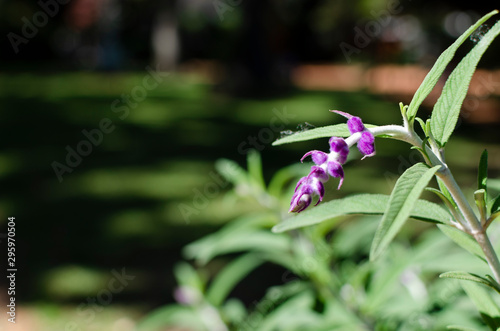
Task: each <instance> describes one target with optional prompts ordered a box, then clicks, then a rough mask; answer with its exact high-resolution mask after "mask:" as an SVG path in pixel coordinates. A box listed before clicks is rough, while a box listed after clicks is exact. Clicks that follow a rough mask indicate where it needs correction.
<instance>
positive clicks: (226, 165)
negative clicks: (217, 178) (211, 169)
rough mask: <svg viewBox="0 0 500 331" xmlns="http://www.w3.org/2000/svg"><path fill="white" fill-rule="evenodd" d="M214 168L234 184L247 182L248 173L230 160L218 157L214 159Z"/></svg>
mask: <svg viewBox="0 0 500 331" xmlns="http://www.w3.org/2000/svg"><path fill="white" fill-rule="evenodd" d="M215 169H217V171H218V172H219V173H220V174H221V175H222V176H223V177H224V178H225V179H226V180H228V181H229V182H231V183H233V184H234V185H241V184H244V183H248V174H247V172H246V171H245V169H243V168H242V167H240V166H239V165H238V163H236V162H234V161H232V160H228V159H219V160H217V161H215Z"/></svg>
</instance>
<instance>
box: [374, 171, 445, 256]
mask: <svg viewBox="0 0 500 331" xmlns="http://www.w3.org/2000/svg"><path fill="white" fill-rule="evenodd" d="M440 167H441V166H435V167H433V168H430V169H429V167H427V166H426V165H425V164H423V163H417V164H415V165H414V166H412V167H411V168H409V169H407V170H406V171H405V172H404V173H403V174H402V175H401V177H399V179H398V181H397V182H396V185H395V187H394V190H393V191H392V193H391V196H390V198H389V202H388V205H387V208H386V210H385V212H384V216H383V217H382V220H381V221H380V224H379V226H378V228H377V231H376V232H375V237H374V239H373V242H372V246H371V250H370V259H371V260H374V259H376V258H377V257H378V256H380V255H381V254H382V252H383V251H384V250H385V249H386V248H387V247H388V246H389V244H390V243H391V241H392V240H393V239H394V237H395V236H396V234H397V233H398V232H399V230H400V229H401V227H402V226H403V224H404V223H405V222H406V220H407V219H408V217H410V215H411V211H412V209H413V208H414V205H415V203H416V202H417V200H418V197H419V196H420V194H422V191H423V190H424V189H425V187H426V186H427V184H428V183H429V181H430V180H431V178H432V177H433V176H434V174H435V173H436V171H437V170H438V169H439V168H440Z"/></svg>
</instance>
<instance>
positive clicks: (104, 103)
mask: <svg viewBox="0 0 500 331" xmlns="http://www.w3.org/2000/svg"><path fill="white" fill-rule="evenodd" d="M145 75H147V73H146V72H143V73H115V74H104V73H101V74H99V73H85V72H82V73H71V74H70V73H66V74H53V75H44V74H19V75H12V74H1V75H0V113H1V116H2V121H1V123H0V128H1V130H0V134H1V135H2V136H1V138H2V139H1V140H0V141H1V143H0V146H1V149H0V161H1V162H0V170H1V171H0V182H1V185H2V187H3V188H4V190H2V199H1V202H0V215H2V217H0V222H3V225H5V223H4V222H5V220H6V217H7V216H11V215H15V216H16V217H17V219H19V220H22V222H18V223H17V229H16V230H17V231H18V233H19V246H18V247H19V251H18V257H19V265H20V269H21V267H22V270H23V273H20V274H19V275H18V276H19V279H18V282H19V284H20V286H19V293H18V296H17V299H19V301H20V302H25V303H27V302H32V303H41V304H43V303H46V302H54V303H58V304H67V305H72V304H75V305H76V306H78V305H79V304H80V303H82V302H85V298H86V296H88V295H91V296H92V295H93V296H95V295H96V294H97V293H98V292H96V291H97V290H98V289H100V288H102V282H103V281H104V282H106V281H107V280H109V279H110V277H111V275H110V271H111V270H112V269H114V268H116V269H119V268H122V267H126V268H127V271H128V272H129V273H131V274H132V275H135V276H137V277H136V279H135V280H134V281H133V282H131V284H130V286H128V287H127V288H125V290H124V291H123V292H121V293H119V294H117V295H116V296H115V298H114V301H113V303H112V305H111V306H113V307H114V306H115V305H118V304H120V303H131V302H133V303H134V304H139V305H142V304H144V306H141V307H142V308H141V310H142V311H145V310H148V309H150V308H151V307H156V306H158V305H160V304H164V303H165V302H171V301H172V300H173V297H172V296H171V289H172V288H173V287H174V284H175V279H174V275H173V274H172V266H173V265H174V264H175V263H176V262H177V261H178V260H179V259H180V250H181V248H182V247H183V246H184V245H185V244H186V243H187V242H191V241H193V240H196V239H198V238H200V237H202V236H204V235H207V234H209V233H213V232H214V231H216V230H217V229H219V228H220V227H221V225H223V224H225V223H227V222H228V221H230V220H232V219H235V218H238V217H239V216H241V215H244V214H246V213H248V212H252V211H254V210H255V209H256V208H260V207H258V206H259V204H258V202H257V203H256V202H255V201H254V202H251V200H250V201H248V200H245V201H243V200H241V199H240V198H237V199H228V198H227V197H226V196H225V195H224V194H223V193H224V192H226V191H227V190H228V189H229V188H230V186H229V185H223V186H220V190H219V192H218V193H217V194H213V196H211V198H210V199H209V203H207V204H206V206H205V208H201V209H200V210H199V213H196V214H193V215H192V216H191V217H190V218H189V223H188V222H186V220H185V219H184V218H183V216H182V213H181V212H180V210H179V205H180V204H186V205H188V206H193V199H194V198H195V197H196V192H198V191H201V192H203V191H204V190H205V187H206V185H207V184H209V183H213V182H214V179H213V177H212V176H211V174H212V173H215V169H214V166H213V164H214V162H215V161H216V160H217V159H219V158H220V157H226V158H229V159H234V160H236V161H237V162H238V163H243V162H244V160H245V156H244V155H242V154H241V153H240V152H238V146H239V145H240V144H241V143H242V142H248V141H249V140H248V139H249V137H258V135H259V132H260V131H261V130H262V129H264V128H270V120H271V118H273V116H275V113H273V109H276V110H278V111H283V110H284V109H286V110H287V112H288V113H290V114H293V115H295V117H294V118H292V119H290V122H289V123H286V124H285V123H280V122H276V123H275V124H276V125H278V126H280V125H283V130H298V129H297V126H298V125H299V124H302V123H304V122H305V121H308V122H309V123H311V124H313V125H316V126H321V125H328V124H335V123H336V122H337V121H339V120H340V119H339V118H338V117H335V116H332V114H331V113H330V112H328V109H342V110H349V111H353V110H355V111H356V113H357V114H359V115H360V116H363V118H366V121H367V122H369V123H374V124H385V123H390V122H395V121H398V119H399V116H400V115H399V109H398V107H397V104H396V103H395V102H393V101H391V100H384V99H383V98H381V97H379V96H374V95H371V94H369V93H366V92H331V91H301V90H295V89H294V90H291V91H289V92H288V93H284V94H280V95H275V96H273V97H268V98H255V97H232V96H228V95H225V94H223V93H219V92H217V91H214V90H213V86H211V85H206V84H201V83H199V81H197V80H196V79H195V78H194V77H191V76H189V77H187V76H182V75H175V76H174V75H171V76H168V77H165V78H164V80H163V82H162V83H161V84H160V85H159V86H158V87H157V88H156V89H153V90H149V91H148V95H147V98H145V99H144V100H143V101H141V102H140V103H138V105H137V106H136V108H134V109H131V111H130V113H129V115H128V117H126V118H125V119H123V120H122V119H120V117H119V115H120V114H117V113H113V112H112V111H111V105H112V103H113V102H115V101H116V100H120V98H122V94H130V93H131V91H132V89H134V87H136V86H140V85H141V84H142V81H143V78H144V76H145ZM103 118H109V119H111V120H112V122H113V124H114V125H115V129H114V131H113V132H111V133H109V134H106V135H104V137H103V141H102V143H101V144H100V145H99V146H94V147H93V150H92V153H91V154H90V155H88V156H86V157H83V158H82V162H81V164H80V165H79V166H78V167H76V168H74V170H73V172H72V173H66V174H65V175H64V180H63V182H62V183H59V182H58V180H57V177H56V175H55V173H54V170H53V169H52V167H51V164H52V162H54V161H58V162H62V163H64V162H65V158H66V155H67V150H66V146H70V147H72V148H75V147H76V146H77V144H78V143H79V142H80V141H82V140H84V139H86V138H85V136H84V135H83V134H82V130H84V129H85V130H92V129H95V128H98V127H99V122H100V121H101V120H102V119H103ZM280 130H281V129H280ZM469 131H473V132H475V133H474V138H475V141H471V140H470V139H464V138H460V137H456V138H455V139H454V141H452V142H450V143H449V146H448V150H449V156H448V158H449V160H450V164H452V165H453V167H454V169H455V173H456V174H457V178H459V180H460V182H462V183H464V184H465V185H473V184H472V183H474V182H475V176H474V175H473V174H474V172H475V168H476V166H477V164H476V159H477V158H478V157H479V155H478V154H477V151H478V148H477V146H478V143H480V144H481V146H484V147H486V148H488V150H489V151H490V171H491V173H492V174H493V176H494V175H495V174H498V173H499V169H500V159H498V155H500V148H499V147H498V146H497V145H496V143H497V142H498V140H497V138H498V136H497V134H496V127H495V124H494V123H492V124H491V125H486V126H481V127H480V129H478V128H477V127H474V126H471V125H470V124H467V123H464V124H463V125H462V126H461V127H460V129H459V133H461V134H468V133H469ZM273 135H274V136H273V137H271V138H272V140H274V139H277V138H279V136H280V132H279V130H277V131H273ZM266 139H267V138H266ZM270 143H271V141H269V142H267V140H266V143H264V142H262V143H259V146H261V147H262V148H261V151H260V152H261V154H262V157H263V159H264V160H265V161H264V163H265V166H264V169H263V176H264V180H265V182H266V183H269V180H270V178H271V175H272V174H274V173H275V172H276V171H277V170H278V169H280V168H282V167H284V166H288V165H290V163H293V162H294V161H293V160H298V158H299V157H300V156H301V155H302V154H303V151H304V150H310V149H323V148H324V147H325V146H327V143H326V142H325V141H322V140H318V141H310V142H303V143H298V144H294V145H287V146H284V147H280V153H276V150H277V149H276V147H271V146H270ZM248 147H251V146H250V145H249V146H248ZM377 154H378V157H377V158H374V159H370V160H365V161H363V162H360V161H353V166H349V167H346V169H345V171H346V178H352V180H346V181H345V183H344V187H343V191H342V194H346V195H347V194H350V193H352V192H359V191H360V190H361V189H362V190H364V191H366V192H369V193H389V192H390V189H391V188H392V186H393V184H394V177H395V176H396V175H398V174H399V173H400V172H401V171H402V170H404V169H405V168H406V167H407V166H408V165H409V164H411V163H414V162H415V161H416V160H414V158H412V157H410V158H406V157H403V156H402V155H406V146H405V145H403V144H399V143H398V142H386V143H384V144H381V145H380V146H377ZM394 160H397V161H396V162H395V161H394ZM305 172H306V171H304V173H305ZM284 180H285V179H281V181H284ZM368 180H370V183H371V185H370V186H369V187H367V185H366V182H367V181H368ZM278 182H279V181H278ZM273 190H274V189H273ZM338 194H339V193H337V192H334V190H328V193H327V196H326V197H325V199H326V200H330V199H332V198H335V197H338ZM283 203H285V202H284V201H283ZM61 247H63V248H64V249H61ZM221 263H224V261H222V262H221ZM213 265H214V264H213ZM214 268H220V265H219V266H217V265H214ZM263 268H264V269H261V270H262V271H260V273H259V270H257V271H256V272H257V274H255V275H256V278H254V281H253V282H252V283H253V284H254V286H247V287H246V289H242V288H239V289H238V297H240V298H241V299H242V300H243V301H244V302H245V304H247V305H248V304H251V303H252V302H253V300H255V299H256V298H258V297H260V296H261V295H264V293H262V291H263V289H264V288H266V286H267V285H266V284H268V285H269V286H271V285H272V284H279V283H280V279H281V274H282V273H283V269H281V268H278V269H276V267H273V266H272V265H270V264H267V263H266V264H264V266H263ZM61 278H64V279H65V284H66V286H67V287H65V288H64V293H62V292H61V291H62V288H57V286H54V284H57V282H58V281H57V279H61ZM66 279H67V280H66ZM70 280H73V282H70ZM75 283H76V284H75ZM78 284H85V286H84V287H83V286H81V285H80V286H79V285H78ZM108 308H110V307H105V310H106V311H107V310H108ZM69 310H71V309H69ZM74 313H75V312H73V313H69V315H71V314H74ZM63 316H67V315H66V314H64V315H63ZM99 316H100V314H98V315H97V317H99Z"/></svg>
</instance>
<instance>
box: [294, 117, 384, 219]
mask: <svg viewBox="0 0 500 331" xmlns="http://www.w3.org/2000/svg"><path fill="white" fill-rule="evenodd" d="M331 111H332V112H334V113H337V114H339V115H342V116H344V117H346V118H347V127H348V129H349V132H350V133H351V135H352V136H351V137H349V138H348V139H347V141H346V140H345V139H343V138H339V137H331V138H330V140H329V141H328V143H329V145H330V153H325V152H322V151H318V150H312V151H309V152H307V153H306V154H304V156H303V157H302V158H301V159H300V161H301V162H303V161H304V159H305V158H306V157H308V156H310V157H311V159H312V161H313V162H314V164H315V165H314V166H312V167H311V171H310V173H309V175H307V176H306V177H302V178H301V179H300V180H299V182H298V183H297V186H296V187H295V193H294V194H293V197H292V201H291V203H290V210H289V212H296V213H300V212H301V211H303V210H304V209H306V208H307V207H309V205H311V203H312V200H313V196H314V195H317V196H318V197H319V198H318V201H317V202H316V205H317V204H319V203H320V202H321V201H322V200H323V197H324V195H325V187H324V185H323V183H325V182H326V181H328V179H329V178H330V176H331V177H335V178H339V186H338V188H337V189H340V187H341V186H342V183H343V182H344V169H343V168H342V165H343V164H344V163H345V162H346V160H347V156H348V155H349V147H350V146H352V145H354V144H356V143H357V145H358V149H359V151H360V152H361V153H362V154H363V155H364V156H363V159H364V158H365V157H368V156H373V155H375V145H374V143H375V137H374V136H373V134H372V133H371V132H370V131H369V130H368V129H367V128H366V127H365V125H364V124H363V121H362V120H361V118H359V117H357V116H352V115H351V114H348V113H344V112H341V111H338V110H331ZM348 142H349V144H348Z"/></svg>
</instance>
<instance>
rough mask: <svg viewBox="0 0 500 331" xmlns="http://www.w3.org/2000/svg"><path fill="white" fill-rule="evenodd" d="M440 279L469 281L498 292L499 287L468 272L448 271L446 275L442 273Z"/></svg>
mask: <svg viewBox="0 0 500 331" xmlns="http://www.w3.org/2000/svg"><path fill="white" fill-rule="evenodd" d="M439 278H454V279H460V280H468V281H471V282H476V283H479V284H483V285H486V286H489V287H491V288H492V289H494V290H497V285H496V284H494V283H492V282H490V281H489V280H488V279H486V278H483V277H481V276H478V275H475V274H471V273H469V272H466V271H448V272H445V273H442V274H441V275H439Z"/></svg>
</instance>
